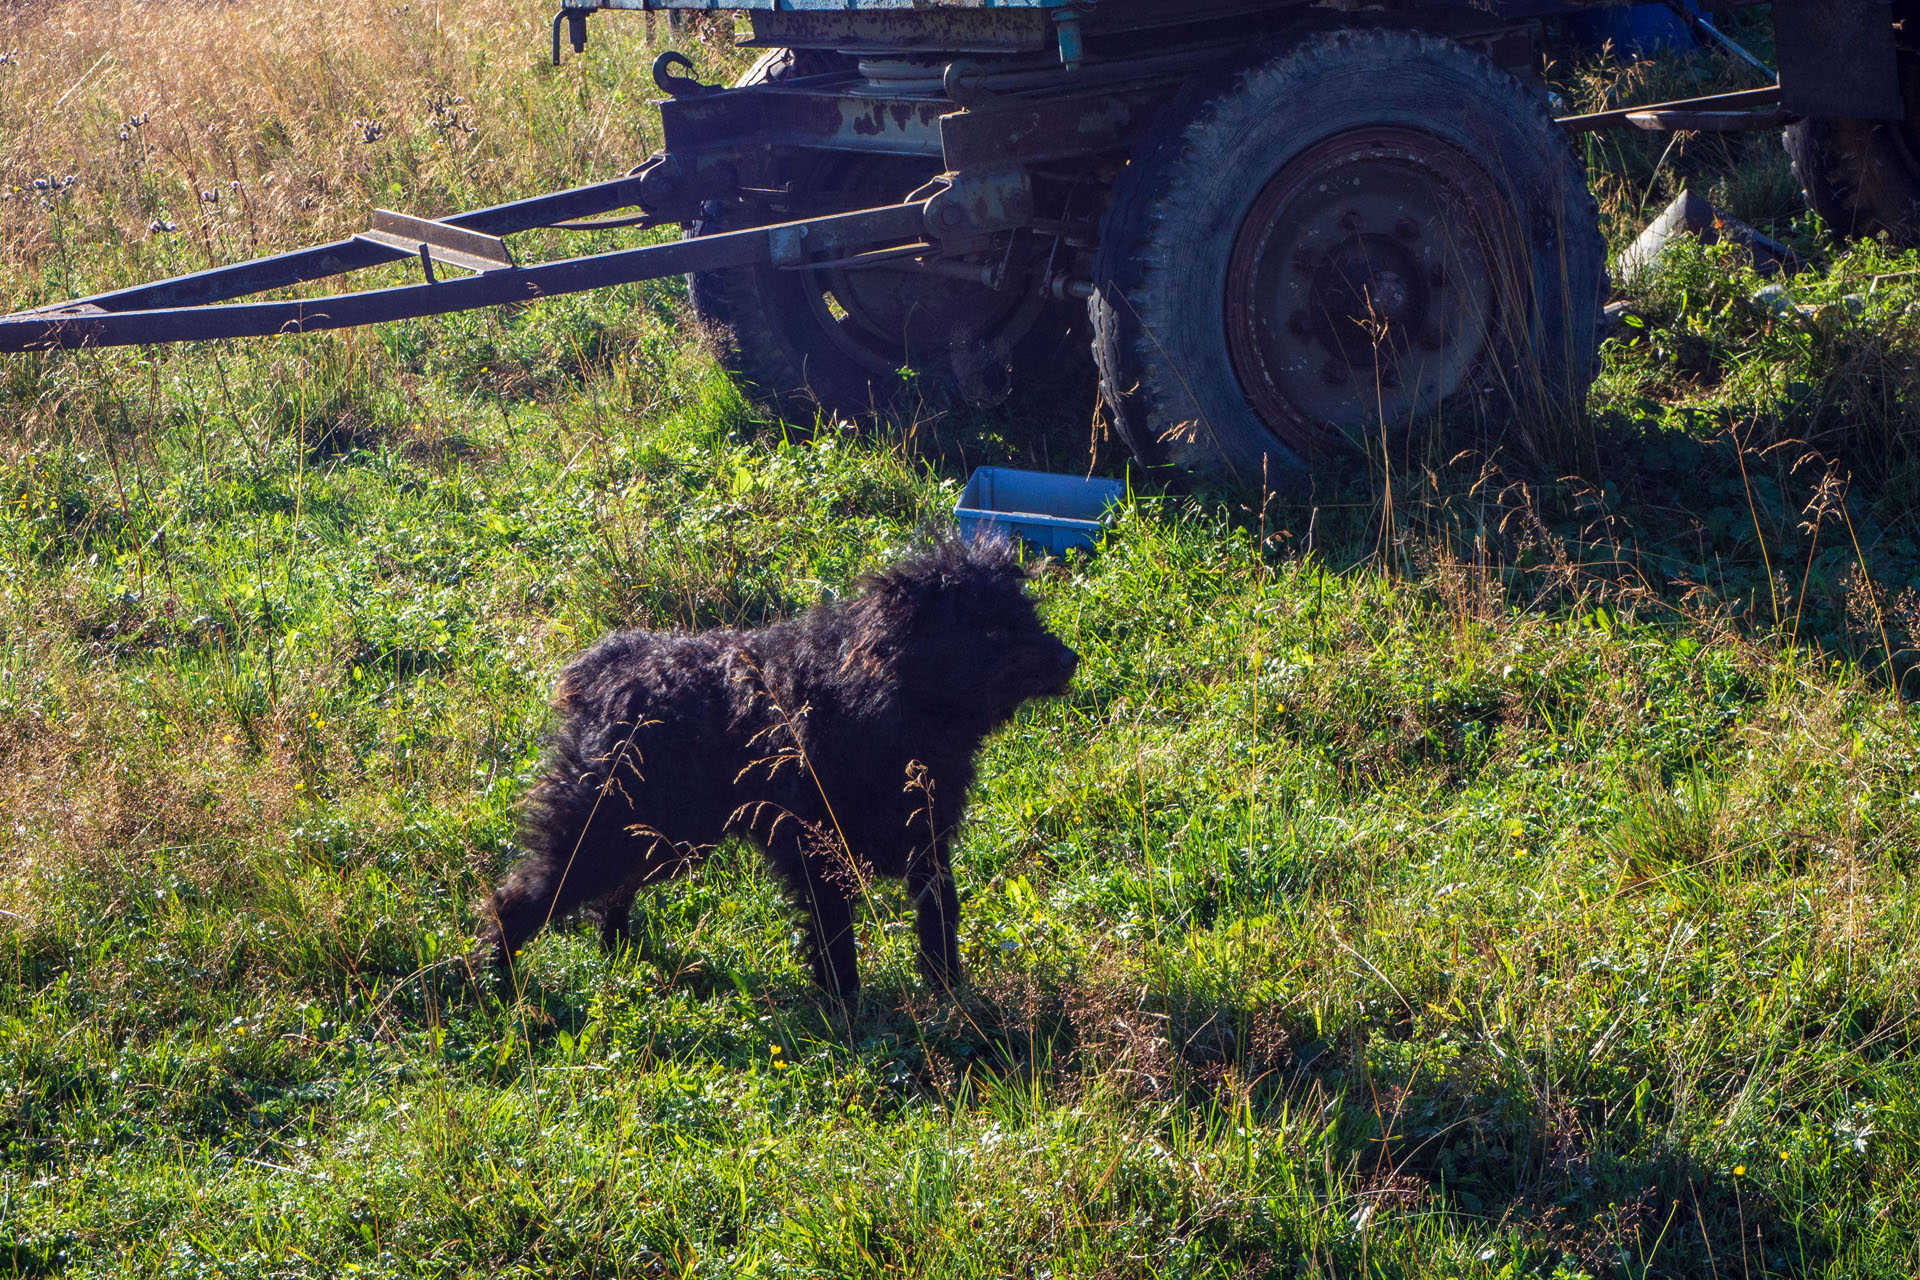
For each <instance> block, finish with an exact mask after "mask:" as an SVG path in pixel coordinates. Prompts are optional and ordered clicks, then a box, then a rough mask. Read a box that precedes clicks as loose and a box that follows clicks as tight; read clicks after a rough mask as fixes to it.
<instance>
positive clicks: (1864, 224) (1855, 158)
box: [1781, 48, 1920, 249]
mask: <svg viewBox="0 0 1920 1280" xmlns="http://www.w3.org/2000/svg"><path fill="white" fill-rule="evenodd" d="M1898 57H1899V72H1900V92H1901V97H1902V98H1903V99H1904V100H1905V102H1906V107H1907V118H1906V119H1905V120H1855V119H1844V118H1835V117H1825V118H1816V119H1808V120H1797V121H1795V122H1794V123H1792V124H1790V125H1788V126H1787V127H1786V130H1785V132H1784V133H1783V134H1782V138H1781V140H1782V141H1783V142H1784V143H1785V144H1786V148H1787V154H1788V155H1789V156H1790V157H1792V159H1793V176H1794V177H1795V178H1796V179H1798V180H1799V183H1800V189H1801V190H1802V191H1803V192H1805V193H1806V197H1807V207H1808V208H1810V209H1812V210H1813V211H1814V212H1815V213H1817V214H1819V215H1820V216H1821V217H1822V218H1824V219H1825V220H1826V222H1827V225H1828V226H1830V227H1832V228H1833V229H1834V231H1835V232H1837V233H1838V234H1840V235H1842V236H1847V237H1849V238H1852V237H1858V236H1871V235H1879V234H1884V235H1885V236H1886V237H1887V239H1888V240H1890V241H1891V242H1892V243H1893V244H1895V245H1896V246H1898V247H1900V248H1903V249H1907V248H1913V247H1914V246H1915V245H1920V53H1916V52H1915V51H1912V50H1908V49H1904V48H1903V49H1901V50H1899V53H1898Z"/></svg>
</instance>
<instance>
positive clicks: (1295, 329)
mask: <svg viewBox="0 0 1920 1280" xmlns="http://www.w3.org/2000/svg"><path fill="white" fill-rule="evenodd" d="M1287 332H1288V333H1291V334H1292V335H1293V336H1294V337H1296V338H1304V337H1306V336H1307V335H1308V334H1309V333H1311V332H1313V326H1312V324H1311V323H1310V322H1309V321H1308V319H1307V309H1306V308H1305V307H1295V308H1294V309H1293V310H1292V311H1290V312H1288V313H1287Z"/></svg>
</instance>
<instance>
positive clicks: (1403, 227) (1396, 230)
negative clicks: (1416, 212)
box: [1393, 218, 1420, 240]
mask: <svg viewBox="0 0 1920 1280" xmlns="http://www.w3.org/2000/svg"><path fill="white" fill-rule="evenodd" d="M1393 234H1395V235H1396V236H1399V237H1400V238H1401V239H1402V240H1418V239H1419V238H1420V224H1419V222H1417V221H1416V220H1414V219H1412V218H1402V219H1400V220H1399V221H1398V222H1396V223H1394V224H1393Z"/></svg>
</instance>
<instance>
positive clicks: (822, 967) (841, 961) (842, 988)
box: [792, 857, 860, 1012]
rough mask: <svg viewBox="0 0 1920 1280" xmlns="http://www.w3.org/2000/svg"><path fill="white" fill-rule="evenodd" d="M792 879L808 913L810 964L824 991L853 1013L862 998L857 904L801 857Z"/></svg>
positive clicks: (829, 876) (838, 886)
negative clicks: (855, 927) (855, 921)
mask: <svg viewBox="0 0 1920 1280" xmlns="http://www.w3.org/2000/svg"><path fill="white" fill-rule="evenodd" d="M796 861H797V862H798V863H799V867H798V871H799V874H798V875H797V876H794V877H793V879H792V882H793V885H794V890H795V894H794V896H795V897H797V898H799V899H800V904H799V905H800V907H801V908H802V909H803V910H804V911H805V912H806V913H807V925H808V929H807V962H808V964H810V965H811V966H812V968H813V980H814V983H815V984H816V985H818V986H819V988H820V990H821V991H822V992H824V993H825V994H827V995H830V996H832V997H833V998H834V999H835V1000H838V1001H839V1002H840V1003H841V1004H842V1005H844V1006H845V1007H846V1009H847V1010H848V1011H849V1012H852V1011H853V1010H854V1009H855V1008H856V1007H857V1005H858V1002H859V999H860V970H859V961H858V960H856V959H855V953H854V945H853V904H852V903H851V902H849V901H848V900H847V894H846V890H845V889H843V888H842V887H841V886H840V885H839V884H838V883H836V881H835V879H834V878H833V877H832V876H831V874H828V875H822V874H820V872H819V870H818V869H816V868H815V866H814V865H813V863H812V862H810V861H809V860H807V859H805V858H802V857H797V858H796Z"/></svg>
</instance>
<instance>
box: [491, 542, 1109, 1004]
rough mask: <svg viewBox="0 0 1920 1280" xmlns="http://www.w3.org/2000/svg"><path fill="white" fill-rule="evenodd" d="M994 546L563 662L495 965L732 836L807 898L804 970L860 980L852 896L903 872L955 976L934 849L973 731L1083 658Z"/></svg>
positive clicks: (966, 773) (607, 919) (935, 963)
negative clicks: (755, 616) (749, 623)
mask: <svg viewBox="0 0 1920 1280" xmlns="http://www.w3.org/2000/svg"><path fill="white" fill-rule="evenodd" d="M1024 581H1025V574H1024V573H1023V572H1022V571H1021V569H1020V566H1019V564H1018V561H1017V559H1016V558H1015V555H1014V552H1013V549H1012V548H1011V547H1010V546H1009V545H1008V544H1006V543H984V544H967V543H962V542H949V543H946V544H944V545H942V546H940V547H938V548H936V549H935V550H934V551H932V552H931V553H929V554H926V555H923V556H920V557H918V558H916V559H911V560H908V561H906V562H905V563H903V564H900V565H898V566H896V567H895V568H893V569H892V570H890V571H888V572H886V573H883V574H881V575H879V576H878V577H876V578H874V579H872V580H871V581H870V582H869V583H868V584H867V587H866V590H865V591H864V593H863V594H861V595H859V596H857V597H855V598H853V599H850V600H848V601H845V602H843V603H839V604H832V605H825V606H822V607H820V608H818V609H815V610H814V611H813V612H811V613H808V614H806V615H804V616H802V617H798V618H794V619H790V620H788V621H786V622H781V623H777V624H775V625H773V626H769V627H764V628H761V629H759V630H753V631H707V632H702V633H699V634H692V635H689V634H685V633H650V632H645V631H626V632H621V633H618V634H616V635H611V636H608V637H607V638H606V639H604V640H602V641H600V643H598V644H596V645H595V646H593V648H591V649H589V650H588V651H587V652H586V653H585V654H583V655H582V656H581V657H580V658H578V659H577V660H576V661H575V662H574V663H573V664H572V665H571V666H569V667H568V668H567V669H566V672H565V673H564V674H563V675H562V676H561V678H560V685H559V691H558V693H557V695H556V699H555V701H556V705H557V706H558V708H559V709H560V710H561V711H562V712H563V713H564V715H565V720H564V722H563V723H562V724H561V726H560V729H559V732H558V734H557V736H556V738H555V740H554V743H553V747H552V754H551V759H550V761H549V766H548V769H547V772H546V774H545V776H544V777H543V778H542V779H541V781H540V782H539V784H538V785H537V786H536V787H535V789H534V791H533V793H532V795H531V797H530V799H529V801H528V803H527V806H526V811H525V821H524V829H523V842H524V844H525V846H526V854H525V856H524V857H523V858H522V859H521V861H520V862H519V864H518V865H517V866H515V867H514V868H513V871H512V873H511V874H510V875H509V876H508V877H507V880H506V882H505V883H504V884H503V885H501V886H500V888H499V889H498V890H497V891H496V892H495V893H494V895H493V901H492V915H493V919H494V927H493V929H492V930H491V932H490V934H489V936H488V939H487V941H486V945H487V946H488V947H490V948H491V950H492V954H493V956H494V958H495V960H496V961H497V962H499V963H503V964H504V963H506V962H507V961H508V959H509V958H510V957H511V956H512V955H513V953H514V952H515V951H516V950H518V949H519V947H520V946H521V945H522V944H523V943H524V942H526V940H527V939H528V938H530V937H532V936H533V935H534V934H535V933H536V932H538V931H539V930H540V928H541V927H542V926H543V925H545V924H546V923H547V922H548V921H549V920H553V919H557V918H559V917H561V916H564V915H567V914H568V913H569V912H571V911H574V910H575V909H577V908H581V907H587V908H590V909H597V910H598V911H599V913H600V915H601V919H602V926H603V939H604V940H605V941H606V942H607V944H608V945H609V946H612V945H614V944H616V943H617V942H618V940H619V939H620V938H621V937H622V936H624V930H625V928H626V925H627V920H628V917H629V915H630V913H631V911H632V908H633V901H634V897H635V895H636V893H637V892H638V891H639V890H640V888H641V887H642V886H644V885H648V884H653V883H657V882H659V881H662V880H665V879H667V878H669V877H671V876H674V875H678V874H679V873H681V872H682V871H685V870H688V869H690V868H691V867H693V866H694V865H696V864H697V863H698V862H699V861H700V859H701V858H702V857H703V856H704V855H705V854H706V853H708V852H709V851H710V850H712V849H713V847H714V846H715V845H716V844H718V843H719V841H720V840H721V839H722V838H723V837H725V836H729V835H737V836H745V837H747V838H749V839H751V840H752V841H753V842H754V843H755V844H757V845H758V846H759V847H760V848H761V849H762V850H764V851H765V853H766V855H767V858H768V860H769V862H771V864H772V866H773V868H774V870H775V871H776V872H777V873H778V874H779V876H780V878H781V879H782V881H784V883H785V884H786V886H787V889H788V891H789V893H790V894H791V896H792V897H793V899H794V900H795V901H796V903H797V904H798V905H799V906H800V907H801V908H802V909H803V910H804V911H805V913H806V915H807V918H808V922H809V925H810V928H809V930H808V934H809V941H810V943H811V945H810V947H809V953H808V958H809V960H810V961H811V963H812V967H813V976H814V979H815V981H816V982H817V983H818V984H819V985H820V987H821V988H822V989H823V990H825V991H826V992H827V993H829V994H831V995H833V996H835V997H838V998H839V999H840V1000H842V1001H850V1000H851V999H852V998H853V996H854V995H855V993H856V992H857V991H858V989H859V977H858V974H857V971H856V968H855V961H854V943H853V932H852V920H853V913H852V905H851V902H850V898H851V896H852V895H853V894H855V893H857V892H858V889H859V886H860V885H861V884H862V883H864V881H865V879H866V877H867V876H868V875H869V874H877V875H883V876H898V877H905V878H906V880H907V883H908V888H909V890H910V892H911V894H912V896H913V900H914V905H915V910H916V922H917V930H918V935H919V943H920V965H921V969H922V971H923V972H924V973H925V974H926V975H927V976H928V978H929V980H930V981H933V982H936V983H938V984H943V985H949V986H950V985H952V984H954V983H956V982H957V981H958V980H959V977H960V959H959V950H958V943H957V940H956V937H955V932H954V930H955V925H956V923H957V920H958V915H959V900H958V899H957V897H956V896H955V894H954V889H953V878H952V873H951V870H950V868H949V864H948V860H947V847H948V842H949V840H950V839H951V837H952V835H953V832H954V828H955V827H956V826H957V825H958V823H959V821H960V815H961V808H962V805H963V803H964V801H965V797H966V794H967V790H968V788H969V787H970V786H971V785H972V782H973V757H974V753H975V751H976V750H978V748H979V746H980V743H981V741H982V740H983V739H984V738H985V737H986V736H987V734H988V733H989V732H991V731H992V730H993V729H994V728H995V727H996V726H998V725H1000V724H1002V723H1004V722H1005V721H1006V720H1007V719H1008V718H1010V717H1011V716H1012V715H1013V713H1014V710H1015V709H1016V708H1017V707H1019V706H1020V704H1021V703H1023V702H1025V701H1027V700H1028V699H1029V698H1035V697H1045V696H1050V695H1055V694H1059V693H1063V692H1065V690H1066V688H1067V684H1068V682H1069V681H1070V680H1071V679H1072V678H1073V672H1074V668H1075V667H1076V666H1077V665H1078V663H1079V657H1078V655H1077V654H1075V653H1074V652H1073V650H1072V649H1069V648H1068V647H1067V646H1066V645H1064V644H1062V643H1061V642H1060V641H1059V640H1058V639H1057V638H1055V637H1054V636H1053V635H1052V634H1051V633H1049V632H1048V631H1047V630H1046V629H1045V628H1044V627H1043V626H1042V625H1041V623H1040V619H1039V617H1038V616H1037V615H1036V614H1035V612H1034V608H1033V603H1032V601H1031V600H1029V599H1028V598H1027V595H1026V593H1025V591H1024V590H1023V589H1022V584H1023V583H1024Z"/></svg>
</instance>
